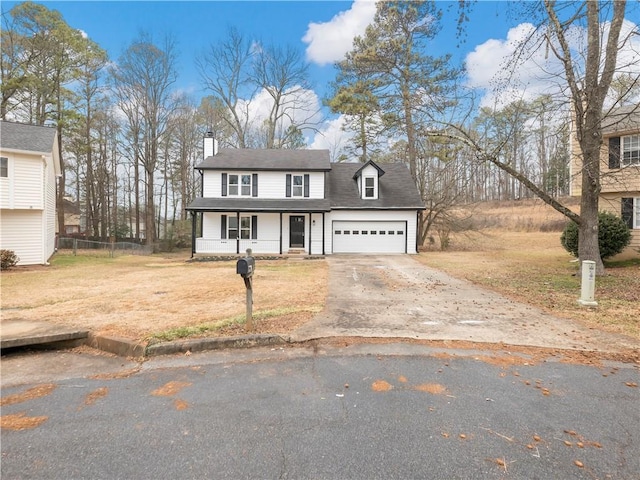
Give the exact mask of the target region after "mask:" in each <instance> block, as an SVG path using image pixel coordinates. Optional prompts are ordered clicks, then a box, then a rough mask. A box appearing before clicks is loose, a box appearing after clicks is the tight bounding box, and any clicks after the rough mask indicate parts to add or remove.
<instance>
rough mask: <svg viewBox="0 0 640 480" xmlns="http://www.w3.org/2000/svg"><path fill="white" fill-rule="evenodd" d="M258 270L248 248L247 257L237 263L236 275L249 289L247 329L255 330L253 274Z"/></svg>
mask: <svg viewBox="0 0 640 480" xmlns="http://www.w3.org/2000/svg"><path fill="white" fill-rule="evenodd" d="M255 269H256V260H255V258H253V257H252V256H251V249H250V248H247V256H246V257H242V258H239V259H238V261H237V262H236V273H237V274H238V275H240V276H241V277H242V278H243V279H244V286H245V287H247V320H246V329H247V330H249V331H251V330H253V284H252V278H253V272H254V271H255Z"/></svg>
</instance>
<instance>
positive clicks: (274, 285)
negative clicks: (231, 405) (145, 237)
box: [2, 253, 327, 340]
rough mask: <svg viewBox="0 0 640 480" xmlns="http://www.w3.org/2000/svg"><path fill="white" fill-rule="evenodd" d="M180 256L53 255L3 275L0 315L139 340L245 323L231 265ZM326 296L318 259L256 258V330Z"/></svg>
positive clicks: (309, 308)
mask: <svg viewBox="0 0 640 480" xmlns="http://www.w3.org/2000/svg"><path fill="white" fill-rule="evenodd" d="M185 258H186V255H181V256H176V255H173V256H170V257H165V256H151V257H138V256H122V257H117V258H114V259H110V258H104V257H89V256H87V257H83V256H78V257H73V256H72V255H71V254H64V253H63V254H58V255H57V256H56V257H55V258H54V260H53V262H52V266H50V267H31V268H17V269H15V270H12V271H8V272H3V273H2V316H3V318H7V319H11V318H21V319H32V320H37V321H47V322H52V323H59V324H64V325H70V326H76V327H80V328H86V329H89V330H92V331H95V332H102V333H108V334H113V335H122V336H126V337H130V338H135V339H139V340H142V339H146V338H149V337H152V336H154V335H161V334H162V333H163V332H166V331H167V330H172V329H181V328H185V327H197V326H201V325H203V324H206V325H208V326H209V327H210V328H208V329H207V330H206V331H207V335H216V334H217V333H216V332H217V331H218V330H219V329H217V328H214V327H215V326H216V324H229V323H231V324H233V323H234V322H236V323H237V322H238V321H239V320H238V319H243V318H244V313H245V293H246V290H245V286H244V283H243V281H242V279H241V278H240V276H239V275H237V274H236V273H235V262H233V261H231V262H229V261H226V262H194V263H189V262H186V261H185ZM326 294H327V265H326V263H325V262H323V261H315V260H308V261H307V260H264V261H259V262H258V266H257V269H256V273H255V276H254V307H253V308H254V316H255V318H256V319H257V321H256V326H257V327H258V331H260V328H261V327H262V328H264V325H261V320H260V318H261V316H262V317H266V320H264V322H263V323H264V324H267V325H269V327H268V329H269V328H273V329H275V330H276V331H273V332H272V333H280V332H282V333H286V332H287V331H288V329H289V324H290V323H294V324H295V323H296V322H298V321H299V318H303V319H307V318H309V312H317V311H319V310H320V309H322V306H323V305H324V302H325V298H326ZM277 319H281V320H283V319H284V321H281V322H278V321H276V320H277ZM227 328H230V327H227ZM187 333H188V332H187Z"/></svg>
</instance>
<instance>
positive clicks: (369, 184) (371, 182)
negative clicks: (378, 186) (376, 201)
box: [364, 177, 376, 198]
mask: <svg viewBox="0 0 640 480" xmlns="http://www.w3.org/2000/svg"><path fill="white" fill-rule="evenodd" d="M375 193H376V192H375V178H373V177H366V178H365V179H364V197H365V198H375Z"/></svg>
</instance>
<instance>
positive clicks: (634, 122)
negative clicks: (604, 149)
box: [602, 104, 640, 136]
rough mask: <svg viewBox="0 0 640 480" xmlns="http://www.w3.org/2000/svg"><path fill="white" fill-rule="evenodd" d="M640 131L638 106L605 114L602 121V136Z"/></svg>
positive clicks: (629, 106) (621, 108)
mask: <svg viewBox="0 0 640 480" xmlns="http://www.w3.org/2000/svg"><path fill="white" fill-rule="evenodd" d="M633 131H636V132H637V131H640V104H639V105H627V106H624V107H620V108H616V109H615V110H611V111H610V112H609V113H607V114H606V117H605V118H604V119H603V120H602V134H603V135H605V136H611V134H614V133H626V132H633Z"/></svg>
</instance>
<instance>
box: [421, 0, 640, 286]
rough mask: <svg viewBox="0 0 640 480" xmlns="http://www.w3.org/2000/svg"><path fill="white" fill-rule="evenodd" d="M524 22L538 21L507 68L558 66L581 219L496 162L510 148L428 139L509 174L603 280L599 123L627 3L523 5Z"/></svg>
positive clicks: (453, 127)
mask: <svg viewBox="0 0 640 480" xmlns="http://www.w3.org/2000/svg"><path fill="white" fill-rule="evenodd" d="M526 8H528V9H529V12H530V15H529V18H531V19H535V18H536V16H537V17H540V18H539V19H538V20H537V22H538V25H537V27H536V29H535V30H534V31H533V32H532V33H531V35H530V36H529V37H528V38H527V39H526V40H525V41H523V42H522V44H521V46H520V48H519V49H518V50H517V52H516V55H515V56H514V58H513V59H512V62H511V64H510V66H509V68H510V69H511V70H510V72H511V73H512V74H513V75H514V76H515V73H516V72H517V69H518V67H519V66H520V65H521V63H522V62H524V61H526V60H528V59H529V53H530V52H532V51H536V50H540V49H543V51H545V50H546V51H547V52H549V55H553V56H554V58H555V59H557V60H558V61H559V64H560V71H559V72H552V73H553V77H549V78H548V80H549V81H550V82H554V83H556V84H558V85H559V87H560V88H559V92H560V94H563V93H565V92H566V93H567V94H568V97H567V99H566V102H567V103H566V104H565V105H567V108H566V110H567V111H569V110H570V111H572V112H573V119H574V121H573V134H574V135H575V139H576V141H577V146H578V149H579V163H580V165H581V171H580V175H581V179H582V194H581V198H580V213H579V214H577V213H575V212H573V211H571V210H570V209H569V208H568V207H567V206H565V205H563V204H562V203H561V202H559V201H558V200H557V199H556V198H554V197H553V196H552V195H551V194H550V193H549V191H547V190H546V189H545V188H543V187H541V186H540V185H538V184H537V183H536V182H535V181H534V180H533V179H532V178H530V177H529V176H527V174H526V172H521V171H519V170H518V169H516V168H514V167H513V165H511V164H509V163H508V162H505V161H504V160H503V159H502V158H501V152H502V150H503V149H504V148H507V147H508V146H509V145H508V144H507V142H504V143H503V144H502V145H501V146H500V145H499V146H498V147H497V148H493V149H487V148H486V147H485V146H484V145H482V144H480V143H479V142H478V141H477V139H475V138H474V137H473V135H471V134H470V132H469V130H468V129H466V128H461V127H460V125H459V124H455V123H453V122H449V123H448V124H447V125H446V127H445V128H444V129H442V130H441V131H439V132H438V131H434V130H431V131H430V132H429V134H430V135H436V136H445V137H448V138H450V139H454V140H457V141H460V142H462V143H464V144H466V145H467V146H469V147H470V148H471V149H472V150H473V151H474V152H475V154H476V156H477V158H478V159H479V160H480V161H486V162H489V163H492V164H494V165H495V166H497V167H498V168H500V169H502V170H504V171H505V172H507V173H509V174H510V175H511V176H513V177H514V178H516V179H517V180H518V181H520V182H521V183H522V184H523V185H525V186H526V187H527V188H529V189H530V190H531V191H532V192H533V193H534V194H535V195H537V196H538V197H540V198H541V199H542V200H543V201H544V202H546V203H547V204H549V205H551V206H552V207H553V208H555V209H556V210H558V211H559V212H560V213H562V214H564V215H565V216H566V217H568V218H569V219H571V220H572V221H574V222H575V223H577V224H578V227H579V256H580V259H581V260H592V261H594V262H596V272H597V273H598V274H602V273H603V272H604V265H603V263H602V260H601V258H600V254H599V246H598V196H599V193H600V182H601V177H600V148H601V145H602V142H603V140H602V120H603V118H604V117H605V116H606V112H605V109H604V103H605V100H606V98H607V94H608V93H609V89H610V87H611V84H612V80H613V78H614V75H615V74H616V72H617V71H619V69H620V68H621V67H620V66H619V65H618V63H617V59H618V52H619V50H620V48H621V46H623V45H624V44H625V43H627V42H628V41H629V39H630V38H631V36H633V35H637V34H638V32H637V31H632V32H628V33H627V34H626V36H623V35H622V26H623V21H624V17H625V11H626V1H624V0H616V1H611V2H604V1H584V2H556V1H555V0H542V1H541V2H537V3H535V4H533V5H532V4H528V5H527V6H526ZM580 29H584V31H585V34H586V41H585V42H583V45H582V49H581V50H578V51H576V50H575V49H574V48H573V43H572V42H571V35H575V33H576V32H577V31H579V30H580ZM632 64H633V65H634V66H635V72H636V74H635V76H636V77H637V76H638V74H637V72H638V70H637V66H638V65H640V57H639V56H637V55H636V56H635V58H634V59H632V60H630V64H627V65H624V66H623V68H624V69H625V70H629V69H630V66H631V65H632Z"/></svg>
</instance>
